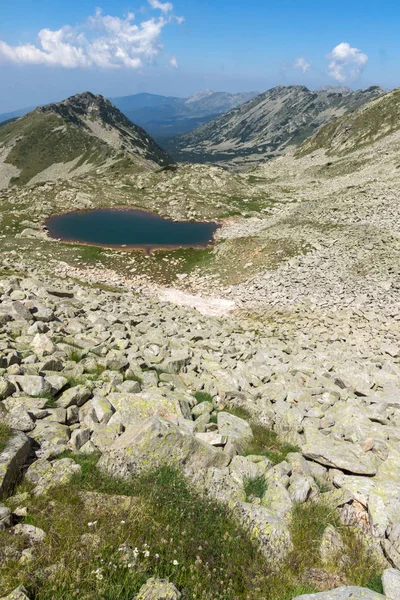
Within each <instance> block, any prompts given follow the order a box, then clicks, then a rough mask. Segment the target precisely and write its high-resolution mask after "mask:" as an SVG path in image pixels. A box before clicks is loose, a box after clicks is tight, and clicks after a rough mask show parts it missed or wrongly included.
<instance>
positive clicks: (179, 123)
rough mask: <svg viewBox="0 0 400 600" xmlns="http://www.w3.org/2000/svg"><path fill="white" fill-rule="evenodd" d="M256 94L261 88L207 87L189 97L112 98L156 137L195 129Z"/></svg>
mask: <svg viewBox="0 0 400 600" xmlns="http://www.w3.org/2000/svg"><path fill="white" fill-rule="evenodd" d="M256 95H257V92H245V93H240V94H229V93H227V92H212V91H210V90H205V91H203V92H200V93H199V94H196V95H195V96H190V97H189V98H178V97H174V96H159V95H156V94H135V95H133V96H123V97H121V98H112V102H113V103H114V104H115V106H116V107H117V108H119V109H120V110H121V111H122V112H123V113H124V114H125V115H126V116H127V117H128V118H129V119H131V121H133V122H134V123H137V124H138V125H141V126H142V127H144V129H146V131H148V132H149V133H150V135H152V136H154V137H155V138H156V139H162V138H165V137H170V136H174V135H178V134H179V133H182V132H187V131H191V130H192V129H195V128H196V127H198V126H199V125H201V124H203V123H206V122H207V121H210V120H212V119H214V118H215V117H216V116H218V115H220V114H223V113H225V112H227V111H229V110H231V109H232V108H235V107H236V106H239V105H240V104H243V103H244V102H247V101H248V100H251V99H252V98H254V97H255V96H256Z"/></svg>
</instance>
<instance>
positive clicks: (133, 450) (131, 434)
mask: <svg viewBox="0 0 400 600" xmlns="http://www.w3.org/2000/svg"><path fill="white" fill-rule="evenodd" d="M228 461H229V458H228V457H227V456H226V455H225V454H224V452H222V450H220V449H218V448H214V447H213V446H210V445H209V444H206V443H204V442H201V441H200V440H198V439H196V438H195V437H194V436H192V435H190V434H188V433H183V432H181V431H180V430H179V428H178V427H177V426H176V425H174V424H173V423H171V422H169V421H165V420H163V419H160V418H159V417H151V418H149V419H146V420H143V421H138V422H137V423H136V425H135V426H133V427H130V428H129V429H127V431H126V432H125V433H123V434H122V435H121V436H120V437H119V438H118V439H117V440H116V441H115V442H114V443H113V444H112V446H111V447H110V448H109V450H108V451H107V452H105V453H104V454H103V456H102V457H101V459H100V461H99V467H100V468H101V469H103V470H105V471H107V472H109V473H110V474H112V475H116V476H119V477H129V476H130V475H132V474H136V473H139V472H141V471H144V470H147V469H154V468H157V467H159V466H160V465H163V464H169V465H171V466H175V467H183V469H184V471H185V473H186V474H188V475H190V476H193V477H196V476H198V475H199V474H201V472H202V471H203V470H204V469H207V468H209V467H212V466H215V467H224V466H226V465H227V464H228Z"/></svg>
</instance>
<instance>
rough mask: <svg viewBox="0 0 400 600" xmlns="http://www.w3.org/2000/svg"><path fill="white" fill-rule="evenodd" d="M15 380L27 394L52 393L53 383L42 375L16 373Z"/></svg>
mask: <svg viewBox="0 0 400 600" xmlns="http://www.w3.org/2000/svg"><path fill="white" fill-rule="evenodd" d="M13 381H15V382H16V383H17V385H18V386H19V387H20V388H21V390H22V391H23V392H24V394H26V395H27V396H33V397H37V396H44V395H45V394H50V393H51V385H50V383H49V382H48V381H46V379H45V378H44V377H41V376H40V375H14V377H13Z"/></svg>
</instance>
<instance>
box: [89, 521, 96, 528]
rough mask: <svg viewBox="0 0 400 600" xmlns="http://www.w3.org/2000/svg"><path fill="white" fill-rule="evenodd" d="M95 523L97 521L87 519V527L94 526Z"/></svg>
mask: <svg viewBox="0 0 400 600" xmlns="http://www.w3.org/2000/svg"><path fill="white" fill-rule="evenodd" d="M96 525H97V521H89V523H88V527H95V526H96Z"/></svg>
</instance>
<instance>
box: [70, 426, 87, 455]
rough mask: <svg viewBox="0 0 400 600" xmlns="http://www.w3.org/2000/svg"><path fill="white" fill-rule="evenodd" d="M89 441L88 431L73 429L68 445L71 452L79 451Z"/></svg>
mask: <svg viewBox="0 0 400 600" xmlns="http://www.w3.org/2000/svg"><path fill="white" fill-rule="evenodd" d="M89 440H90V429H88V428H86V429H74V430H73V432H72V433H71V438H70V440H69V444H70V446H71V447H72V449H73V450H80V449H81V448H82V446H84V445H85V444H86V442H88V441H89Z"/></svg>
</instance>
